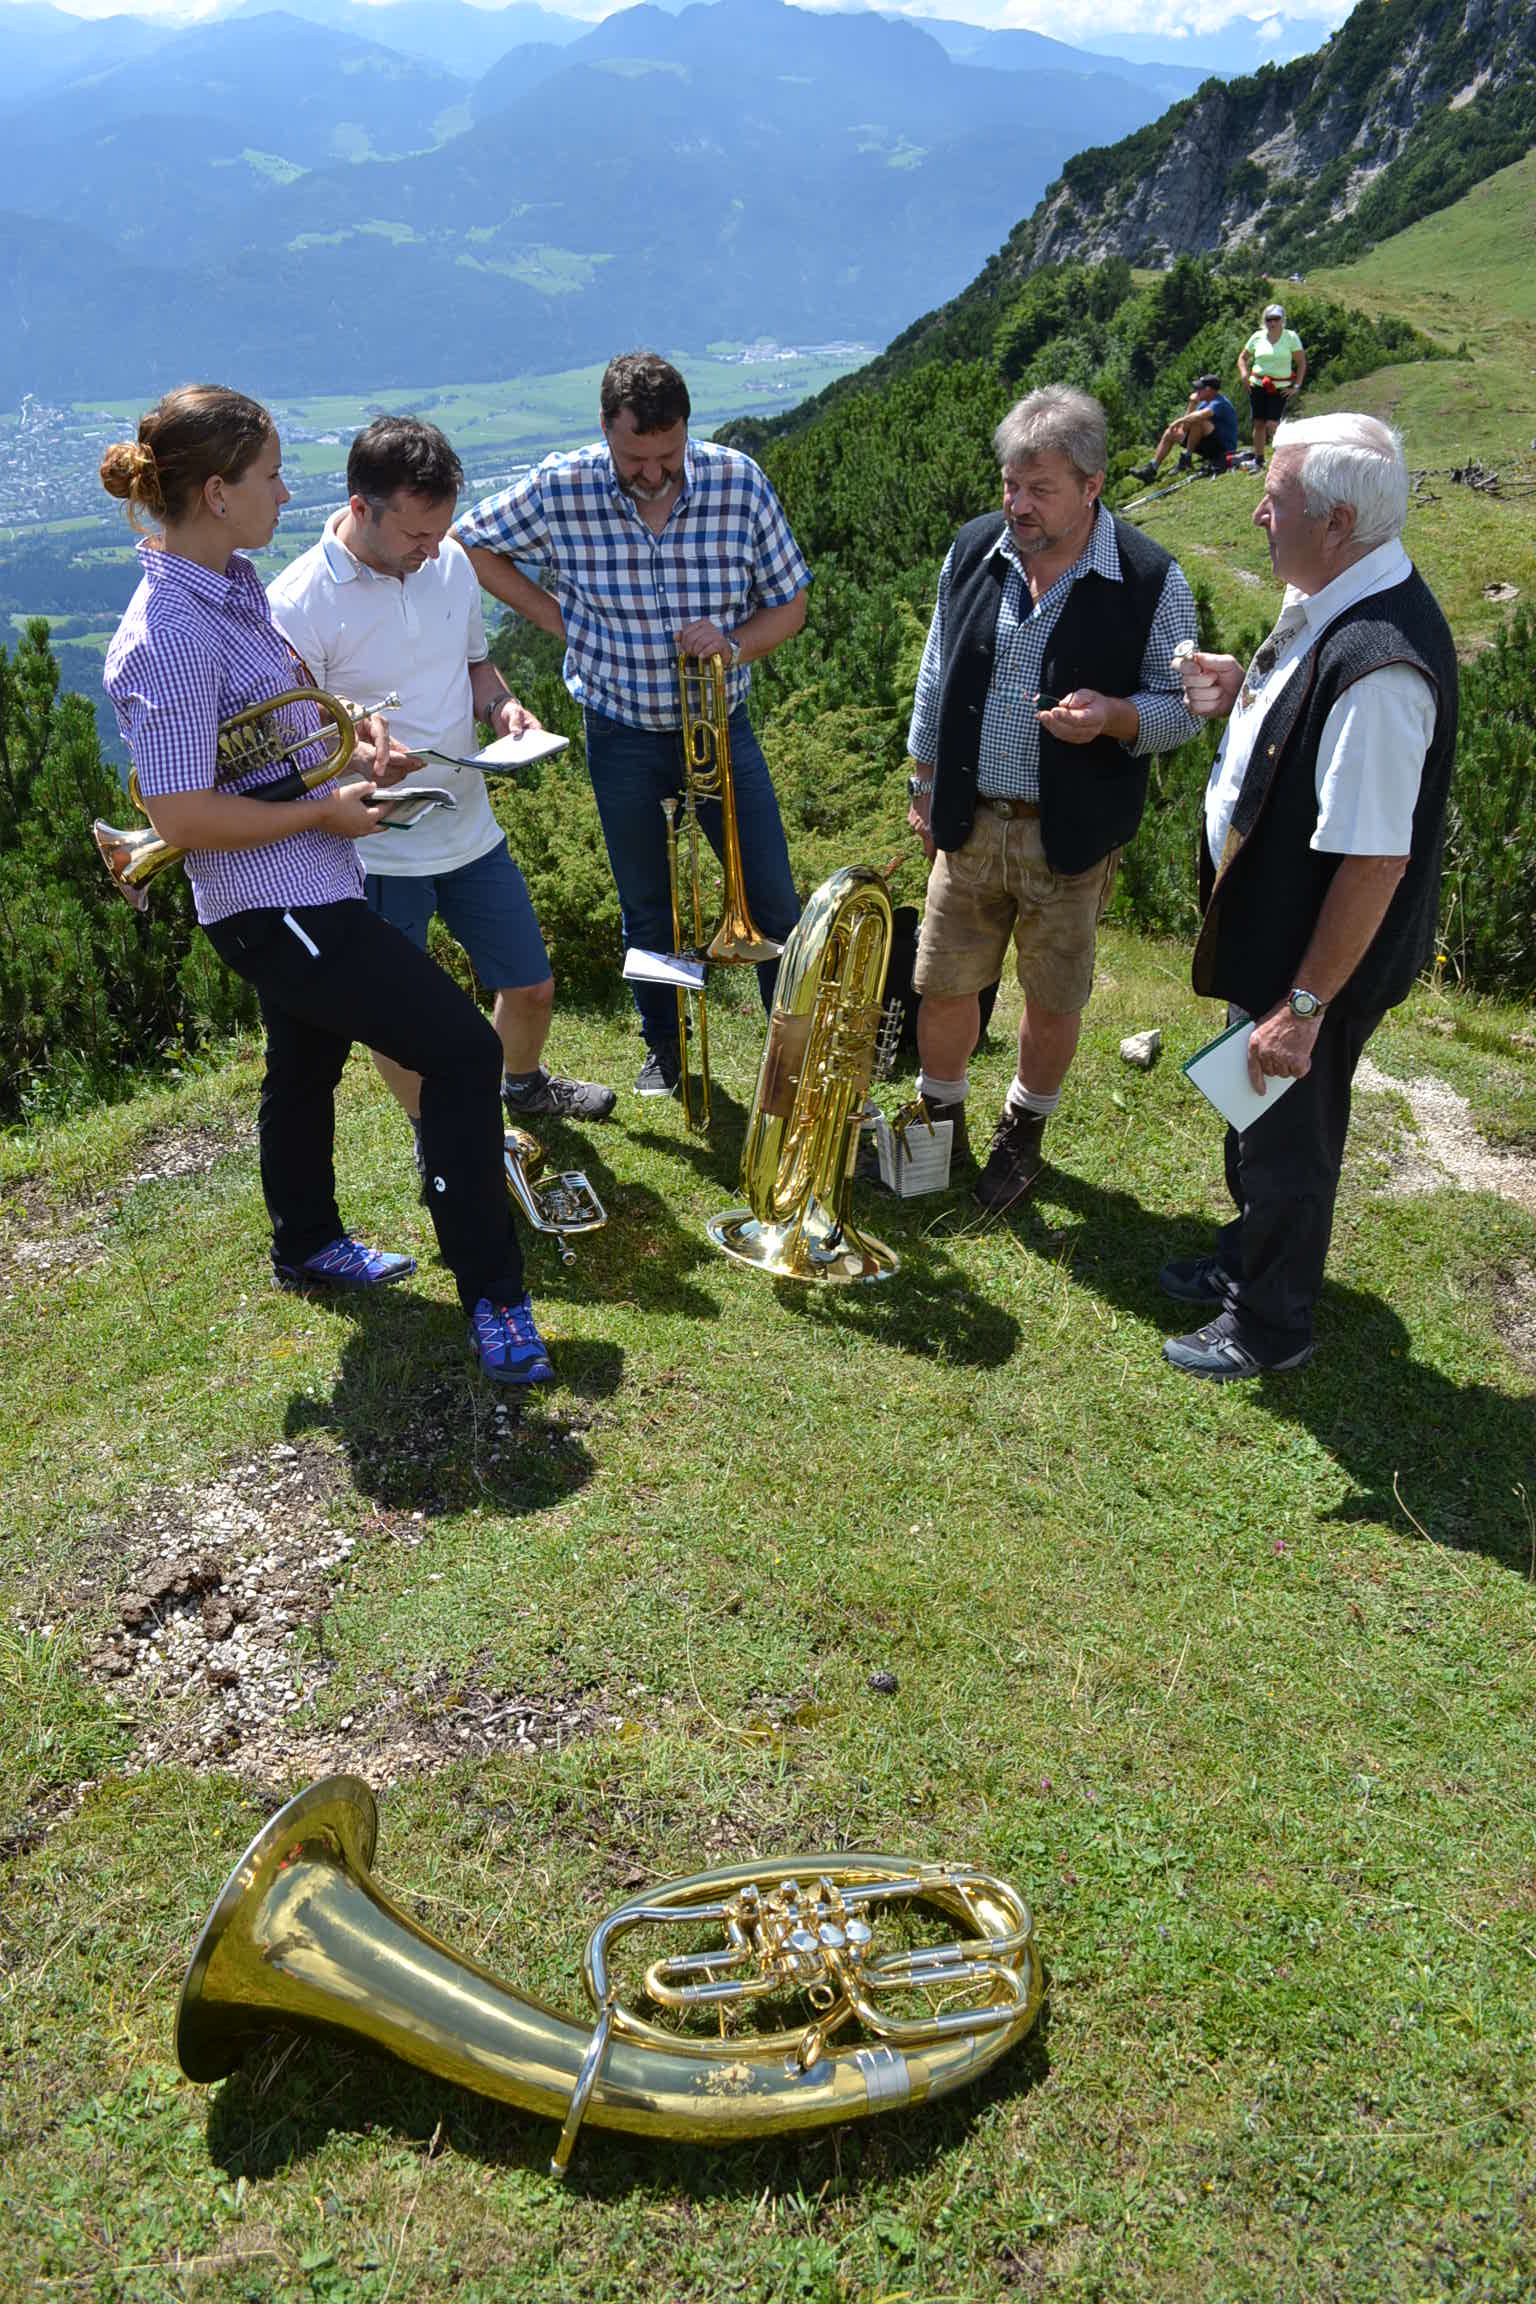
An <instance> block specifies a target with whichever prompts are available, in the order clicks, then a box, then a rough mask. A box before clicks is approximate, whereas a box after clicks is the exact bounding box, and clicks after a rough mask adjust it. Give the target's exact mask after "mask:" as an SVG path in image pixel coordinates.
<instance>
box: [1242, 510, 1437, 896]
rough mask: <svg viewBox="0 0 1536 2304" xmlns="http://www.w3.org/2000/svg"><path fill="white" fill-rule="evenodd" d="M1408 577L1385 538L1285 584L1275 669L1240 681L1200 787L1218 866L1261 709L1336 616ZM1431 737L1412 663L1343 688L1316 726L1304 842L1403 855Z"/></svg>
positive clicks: (1429, 707) (1429, 699) (1357, 852)
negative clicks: (1339, 567) (1338, 564)
mask: <svg viewBox="0 0 1536 2304" xmlns="http://www.w3.org/2000/svg"><path fill="white" fill-rule="evenodd" d="M1412 572H1413V562H1412V561H1411V560H1410V559H1409V557H1408V555H1407V553H1406V552H1405V551H1404V550H1403V547H1402V544H1401V541H1400V540H1399V539H1398V538H1397V537H1395V536H1394V537H1393V538H1392V539H1391V540H1390V542H1388V543H1386V544H1378V545H1377V546H1376V547H1375V549H1374V551H1371V552H1367V553H1365V554H1364V555H1363V556H1362V557H1361V558H1360V559H1359V560H1357V561H1356V562H1355V564H1354V566H1353V567H1352V568H1346V569H1345V571H1344V573H1343V575H1342V576H1335V578H1334V579H1333V582H1332V583H1331V584H1325V585H1324V586H1323V588H1322V590H1321V591H1320V592H1313V593H1306V592H1298V591H1297V590H1296V588H1295V586H1294V585H1288V586H1287V588H1286V594H1285V602H1284V605H1283V607H1282V608H1281V611H1280V619H1279V623H1278V625H1277V627H1276V630H1277V633H1278V634H1279V636H1280V640H1281V646H1280V650H1279V653H1278V655H1277V656H1276V658H1275V663H1274V668H1273V670H1272V671H1271V672H1270V674H1269V677H1268V679H1266V680H1265V681H1264V682H1263V683H1262V684H1261V685H1260V686H1259V687H1258V688H1256V689H1250V687H1249V684H1248V682H1247V681H1246V680H1245V681H1244V683H1243V687H1242V692H1241V694H1240V695H1239V697H1238V699H1237V702H1236V704H1235V705H1234V706H1233V709H1232V716H1231V718H1230V719H1229V720H1228V722H1227V728H1226V734H1225V735H1224V736H1223V738H1222V740H1221V750H1220V751H1219V752H1218V753H1217V755H1216V758H1215V761H1214V763H1213V764H1212V767H1211V779H1210V782H1209V784H1208V785H1207V786H1206V791H1205V838H1206V845H1207V846H1208V847H1209V849H1210V852H1211V856H1212V859H1213V861H1214V862H1215V863H1216V864H1217V865H1219V864H1220V862H1221V853H1222V850H1223V848H1224V847H1225V845H1226V839H1227V833H1228V832H1229V830H1230V829H1231V825H1232V818H1233V815H1234V814H1235V812H1236V809H1237V802H1238V795H1239V793H1240V792H1241V791H1242V789H1243V778H1244V777H1245V776H1246V774H1247V772H1248V761H1249V758H1250V755H1251V754H1252V751H1253V746H1254V740H1255V738H1256V737H1257V735H1258V733H1259V730H1260V729H1261V728H1262V727H1263V725H1264V722H1265V719H1266V718H1267V716H1268V714H1269V710H1270V707H1271V706H1272V705H1273V704H1275V703H1276V702H1277V701H1278V699H1279V697H1280V694H1281V691H1282V690H1283V689H1284V687H1285V686H1286V683H1287V682H1288V681H1289V680H1290V679H1291V678H1292V677H1293V675H1294V674H1295V673H1296V672H1297V670H1298V669H1299V668H1300V666H1301V665H1302V664H1304V663H1305V661H1306V659H1307V657H1308V655H1309V654H1310V653H1311V651H1312V649H1313V648H1315V647H1316V645H1317V643H1318V641H1319V640H1320V639H1321V638H1322V636H1323V634H1324V633H1325V632H1326V631H1327V629H1328V627H1329V625H1330V624H1331V623H1332V622H1333V621H1334V619H1335V617H1337V616H1341V615H1342V614H1343V613H1344V610H1345V609H1346V608H1353V607H1354V605H1355V603H1356V601H1358V600H1367V599H1369V598H1370V597H1371V595H1372V593H1375V592H1390V591H1392V590H1393V589H1394V588H1395V587H1396V586H1397V585H1399V584H1402V583H1405V582H1406V581H1407V579H1408V577H1409V576H1410V575H1411V574H1412ZM1434 732H1435V692H1434V689H1433V688H1432V687H1431V686H1430V684H1429V682H1428V681H1427V680H1426V679H1425V678H1424V675H1423V673H1422V672H1416V671H1415V670H1414V668H1413V666H1412V665H1411V664H1384V665H1382V666H1381V667H1380V669H1379V670H1377V671H1375V672H1367V673H1366V674H1365V676H1364V678H1363V679H1360V680H1357V681H1356V682H1355V683H1354V685H1353V686H1352V687H1350V688H1346V690H1345V691H1344V694H1343V695H1342V696H1341V697H1340V698H1339V700H1338V702H1337V703H1336V704H1335V705H1334V707H1333V709H1332V711H1331V712H1330V713H1329V714H1328V717H1327V719H1326V720H1325V721H1324V722H1323V733H1322V736H1321V739H1320V740H1319V743H1318V747H1317V762H1316V781H1317V822H1316V824H1315V826H1314V827H1313V831H1312V838H1311V841H1310V843H1309V845H1310V846H1311V847H1313V848H1315V849H1317V850H1319V851H1320V852H1321V853H1322V854H1325V855H1330V856H1406V855H1407V854H1408V852H1409V848H1410V846H1411V844H1412V834H1413V811H1414V808H1415V805H1416V804H1417V801H1418V797H1419V780H1420V778H1421V776H1422V774H1423V771H1424V761H1425V757H1426V755H1427V753H1428V751H1429V745H1430V739H1431V737H1432V736H1433V735H1434Z"/></svg>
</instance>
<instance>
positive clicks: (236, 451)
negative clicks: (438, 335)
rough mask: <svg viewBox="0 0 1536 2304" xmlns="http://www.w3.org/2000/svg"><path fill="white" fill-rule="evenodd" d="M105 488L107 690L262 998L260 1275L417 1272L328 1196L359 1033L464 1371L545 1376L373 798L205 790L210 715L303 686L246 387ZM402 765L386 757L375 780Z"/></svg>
mask: <svg viewBox="0 0 1536 2304" xmlns="http://www.w3.org/2000/svg"><path fill="white" fill-rule="evenodd" d="M101 479H102V485H103V487H104V488H105V489H106V490H107V492H108V494H109V495H112V496H116V497H119V498H122V499H124V500H125V501H126V502H127V504H128V506H129V516H130V519H132V520H133V521H134V525H135V526H136V527H137V526H138V525H139V522H138V519H137V517H136V515H137V514H139V513H143V514H144V515H146V516H147V517H148V519H149V520H150V521H151V522H152V523H153V524H154V526H155V527H156V528H157V529H158V531H159V533H158V535H141V538H140V542H139V546H138V553H139V563H140V567H141V569H142V571H143V573H142V576H141V578H140V582H139V588H138V590H137V591H136V592H135V593H134V596H133V598H132V600H131V601H130V602H129V605H128V612H127V614H126V615H125V616H124V618H123V620H122V623H121V624H120V625H119V626H118V629H117V634H116V637H115V638H114V640H113V642H112V645H111V647H110V648H109V649H108V651H107V662H106V671H105V674H104V685H105V687H106V691H107V694H108V696H110V698H111V699H112V704H113V708H114V710H115V711H116V713H117V718H118V725H119V726H120V728H121V729H122V731H123V736H124V739H125V741H126V742H127V745H128V748H129V750H130V752H131V753H132V755H133V762H134V766H135V768H136V769H137V771H138V781H139V790H140V793H141V795H142V797H143V801H144V806H145V809H146V812H147V813H148V815H149V818H150V821H151V822H152V823H153V825H154V827H155V830H156V831H157V832H158V833H159V834H160V835H161V837H162V838H163V839H165V840H166V841H168V842H169V843H170V844H171V845H172V846H173V847H177V848H184V849H185V850H186V852H187V855H186V871H187V877H188V878H189V879H190V881H191V883H192V892H193V896H194V898H195V901H196V906H197V917H198V920H199V922H200V924H201V926H202V928H203V931H204V933H205V935H206V936H207V937H208V940H209V942H210V943H211V944H212V945H213V947H214V949H215V951H216V952H218V954H219V955H220V957H221V958H222V959H223V960H224V961H225V962H226V963H227V964H228V966H229V967H231V968H233V969H234V970H235V971H236V973H237V974H239V975H241V976H244V977H245V978H246V979H247V980H248V981H249V982H250V983H252V984H253V985H254V986H255V987H256V991H257V994H258V996H259V998H260V1001H261V1012H262V1019H263V1021H264V1023H265V1025H266V1031H267V1071H266V1078H265V1080H264V1081H263V1083H262V1092H261V1105H260V1112H259V1126H260V1136H261V1182H262V1190H263V1193H264V1194H265V1197H266V1203H267V1211H268V1214H269V1215H270V1216H271V1219H272V1262H273V1267H274V1269H275V1271H276V1273H277V1277H278V1279H279V1280H280V1281H282V1282H283V1283H285V1284H286V1285H288V1286H294V1287H307V1286H312V1285H318V1286H321V1287H339V1288H373V1287H377V1286H379V1285H381V1284H382V1283H384V1282H386V1281H390V1280H399V1279H403V1278H404V1277H405V1275H406V1274H407V1273H409V1272H412V1271H414V1270H415V1264H414V1260H413V1259H412V1258H411V1257H409V1256H399V1255H392V1254H387V1253H385V1252H382V1251H380V1250H378V1249H374V1248H367V1247H365V1246H364V1245H363V1244H362V1243H361V1242H360V1241H357V1240H354V1239H352V1238H351V1236H350V1235H349V1234H348V1233H347V1232H346V1231H344V1229H343V1227H342V1222H341V1216H340V1213H339V1211H338V1208H337V1205H336V1176H335V1166H334V1159H333V1141H334V1133H335V1090H336V1084H337V1082H338V1081H339V1080H340V1078H341V1073H342V1067H343V1066H344V1064H345V1063H346V1060H347V1055H348V1052H349V1050H350V1048H351V1047H352V1044H353V1042H354V1041H362V1042H364V1043H365V1044H366V1045H367V1046H368V1047H370V1048H377V1049H380V1050H381V1051H382V1052H383V1053H384V1054H385V1055H386V1056H389V1057H392V1058H393V1059H394V1061H395V1062H396V1063H397V1064H401V1065H404V1066H406V1067H407V1068H408V1069H409V1070H411V1071H413V1072H419V1073H420V1074H421V1076H422V1087H421V1135H422V1151H423V1156H424V1161H425V1167H426V1176H427V1191H426V1200H427V1206H428V1208H429V1209H430V1211H431V1215H432V1221H433V1225H434V1227H435V1228H436V1232H437V1238H438V1245H439V1247H440V1248H441V1250H442V1254H443V1261H444V1262H445V1263H446V1264H447V1266H448V1268H449V1270H450V1271H451V1272H452V1274H453V1276H454V1279H455V1281H456V1282H457V1285H458V1290H459V1296H460V1299H461V1301H462V1303H463V1305H464V1308H465V1310H466V1312H467V1313H468V1314H469V1337H470V1343H471V1345H472V1347H473V1349H474V1351H475V1354H476V1357H477V1359H478V1360H479V1363H480V1366H481V1368H482V1369H483V1371H484V1373H485V1374H486V1375H487V1376H489V1377H490V1378H492V1379H493V1380H494V1381H495V1382H497V1383H501V1384H515V1385H526V1384H540V1383H548V1382H549V1381H550V1380H551V1379H552V1377H553V1373H554V1371H553V1369H552V1368H551V1366H550V1362H549V1356H548V1353H547V1351H546V1349H545V1345H544V1342H543V1339H542V1337H541V1336H540V1335H539V1332H538V1329H537V1327H536V1326H535V1325H534V1319H533V1310H532V1307H531V1305H530V1303H529V1301H528V1296H527V1292H526V1290H525V1288H524V1284H523V1259H522V1250H521V1247H520V1245H519V1242H518V1238H517V1232H516V1228H515V1225H514V1221H513V1216H512V1208H511V1203H510V1201H509V1198H508V1195H507V1189H506V1181H505V1173H504V1169H503V1162H502V1121H501V1096H500V1090H501V1044H500V1041H499V1040H498V1039H497V1036H496V1033H495V1031H494V1029H493V1028H492V1026H491V1025H490V1023H489V1022H488V1021H487V1020H486V1018H485V1017H483V1016H482V1015H481V1013H480V1011H479V1009H478V1008H477V1007H476V1006H475V1003H474V1002H473V1000H471V999H470V998H469V997H468V995H467V994H465V993H464V992H462V991H460V990H459V988H458V986H457V985H455V984H454V983H453V982H452V980H451V979H450V978H449V977H448V976H446V975H445V974H444V973H443V971H442V970H441V969H440V968H439V967H437V965H436V964H435V963H434V962H433V961H431V960H429V959H427V957H426V956H425V954H423V953H420V952H418V951H417V950H416V949H415V948H414V946H413V945H411V944H410V943H409V941H408V940H407V939H406V938H405V937H404V936H402V935H400V934H399V932H398V931H397V930H396V929H394V928H391V927H390V926H389V925H388V923H387V922H385V921H383V920H380V919H378V918H377V917H376V916H375V914H374V913H373V912H372V911H370V909H369V907H368V905H367V904H366V903H365V902H364V901H363V873H362V867H361V866H360V865H359V863H358V861H357V856H356V853H355V851H354V849H353V846H352V843H353V841H354V840H356V839H359V838H362V837H364V836H365V835H372V834H375V833H377V832H379V831H380V830H381V829H382V819H381V817H380V816H379V814H378V813H377V811H376V808H375V807H374V806H373V805H371V803H372V801H373V799H374V795H375V792H376V789H377V787H376V785H375V784H374V783H372V782H362V783H350V784H347V785H340V784H338V783H337V782H335V781H334V780H333V781H332V782H330V783H327V784H323V785H321V786H320V787H319V788H318V790H316V791H314V792H312V793H309V794H307V795H306V796H305V797H304V798H302V799H297V800H285V801H270V800H267V801H263V800H261V799H259V798H253V797H252V794H253V793H258V792H259V790H260V788H261V786H262V785H263V784H265V783H271V782H273V781H275V780H276V779H277V778H279V777H281V776H282V775H283V774H284V773H285V771H284V770H283V769H281V768H277V769H274V768H271V767H267V768H257V769H255V770H253V771H251V772H249V773H247V774H245V775H243V776H239V777H237V778H236V779H235V780H234V781H233V782H232V783H228V784H223V785H220V786H218V788H217V789H215V782H214V771H215V763H216V757H217V754H216V746H217V739H218V730H219V725H220V723H221V721H224V720H227V719H228V718H229V717H230V715H231V714H233V713H236V712H241V711H244V710H245V709H246V707H247V706H249V705H252V704H258V703H260V702H261V701H262V699H263V698H264V697H270V696H276V695H279V694H281V693H282V691H283V690H284V689H288V688H294V687H298V686H301V685H305V684H307V679H306V675H305V673H304V671H303V670H302V668H301V667H299V666H298V665H297V663H296V660H295V658H294V656H293V653H292V651H291V650H290V649H289V647H288V644H287V642H286V641H285V640H283V639H282V638H281V636H280V635H279V633H278V632H277V630H276V629H275V627H274V626H273V623H272V619H271V616H270V614H269V613H268V609H267V599H266V594H265V592H264V590H263V589H262V584H261V579H260V578H259V576H258V575H257V573H256V570H255V568H254V567H253V565H252V564H251V562H250V560H249V559H247V558H246V554H247V553H248V552H253V551H260V550H261V549H262V547H263V546H264V545H266V544H268V543H270V541H271V539H272V534H273V531H274V529H275V528H276V526H277V520H278V514H279V512H280V511H281V509H282V507H283V505H284V504H285V503H286V502H287V501H288V490H287V488H286V487H285V486H284V485H283V476H282V444H281V442H280V441H279V439H278V436H277V431H276V428H275V426H274V425H273V422H272V419H271V417H270V416H269V415H268V414H267V411H266V410H265V409H264V408H262V407H261V406H259V405H258V403H257V402H256V401H254V400H248V399H246V397H245V396H244V394H243V393H239V392H231V391H228V390H226V389H224V388H223V387H222V386H219V385H211V384H195V385H186V386H183V387H182V388H181V389H179V390H178V391H175V392H169V393H167V394H166V396H165V398H164V399H163V400H160V401H158V402H157V403H156V404H155V406H154V407H153V408H151V409H150V410H149V412H148V414H147V415H145V416H144V417H143V418H142V419H141V420H140V423H139V428H138V437H137V439H136V440H123V441H118V442H116V443H115V444H114V445H113V446H112V447H110V448H109V449H108V450H107V453H106V455H105V456H104V458H103V459H102V465H101ZM295 709H298V710H311V711H313V709H314V708H313V707H312V706H308V707H304V706H301V707H296V708H295ZM315 725H316V729H317V731H318V729H319V726H320V718H319V714H318V713H316V714H315ZM375 733H376V734H377V735H378V736H379V737H380V738H381V739H383V738H384V731H382V729H380V730H377V731H376V732H375ZM403 766H404V763H403V761H401V762H399V763H396V762H394V761H389V762H388V763H387V765H386V768H385V769H384V770H382V771H381V772H380V776H379V779H378V781H379V783H383V782H386V781H388V782H393V781H394V780H395V778H396V776H398V775H399V774H400V773H402V772H403Z"/></svg>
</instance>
